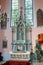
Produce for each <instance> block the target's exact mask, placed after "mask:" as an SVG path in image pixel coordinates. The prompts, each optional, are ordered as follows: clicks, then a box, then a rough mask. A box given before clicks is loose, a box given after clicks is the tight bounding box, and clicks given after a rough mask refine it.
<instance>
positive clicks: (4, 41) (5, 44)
mask: <svg viewBox="0 0 43 65" xmlns="http://www.w3.org/2000/svg"><path fill="white" fill-rule="evenodd" d="M3 48H7V40H3Z"/></svg>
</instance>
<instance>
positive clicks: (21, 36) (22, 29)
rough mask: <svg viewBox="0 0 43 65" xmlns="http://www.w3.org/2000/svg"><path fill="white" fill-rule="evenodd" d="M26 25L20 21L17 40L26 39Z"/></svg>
mask: <svg viewBox="0 0 43 65" xmlns="http://www.w3.org/2000/svg"><path fill="white" fill-rule="evenodd" d="M24 33H25V27H24V24H23V23H21V22H20V23H19V24H18V26H17V40H24V39H25V38H24V36H25V34H24Z"/></svg>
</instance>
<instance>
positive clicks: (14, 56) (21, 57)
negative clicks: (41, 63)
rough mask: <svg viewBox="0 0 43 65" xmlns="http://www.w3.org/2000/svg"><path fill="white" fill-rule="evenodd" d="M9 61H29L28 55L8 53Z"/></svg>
mask: <svg viewBox="0 0 43 65" xmlns="http://www.w3.org/2000/svg"><path fill="white" fill-rule="evenodd" d="M10 59H11V60H29V59H30V53H10Z"/></svg>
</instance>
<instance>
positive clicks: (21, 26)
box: [10, 7, 31, 60]
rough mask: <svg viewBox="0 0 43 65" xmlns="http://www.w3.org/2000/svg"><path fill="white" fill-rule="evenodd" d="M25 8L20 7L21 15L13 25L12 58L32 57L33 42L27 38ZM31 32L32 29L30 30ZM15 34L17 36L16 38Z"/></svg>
mask: <svg viewBox="0 0 43 65" xmlns="http://www.w3.org/2000/svg"><path fill="white" fill-rule="evenodd" d="M22 13H23V9H22V7H21V8H20V17H19V18H18V20H17V21H16V22H14V26H13V27H12V52H10V59H11V60H29V59H30V50H31V42H30V39H27V29H28V28H29V27H28V26H27V23H26V21H25V19H23V18H24V17H23V14H22ZM29 33H30V31H29ZM14 35H15V36H16V37H15V38H16V39H15V38H14ZM30 38H31V37H30Z"/></svg>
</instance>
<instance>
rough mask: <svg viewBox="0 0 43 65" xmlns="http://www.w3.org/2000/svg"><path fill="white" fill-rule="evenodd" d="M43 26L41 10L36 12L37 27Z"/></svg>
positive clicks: (42, 12)
mask: <svg viewBox="0 0 43 65" xmlns="http://www.w3.org/2000/svg"><path fill="white" fill-rule="evenodd" d="M42 25H43V11H42V10H41V9H38V10H37V26H42Z"/></svg>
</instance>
